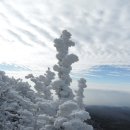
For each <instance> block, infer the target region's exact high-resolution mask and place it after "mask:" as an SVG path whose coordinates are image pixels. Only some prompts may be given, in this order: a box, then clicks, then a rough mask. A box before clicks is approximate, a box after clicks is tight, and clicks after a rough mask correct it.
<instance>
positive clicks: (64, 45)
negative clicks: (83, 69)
mask: <svg viewBox="0 0 130 130" xmlns="http://www.w3.org/2000/svg"><path fill="white" fill-rule="evenodd" d="M70 38H71V34H70V33H69V32H68V31H66V30H64V31H63V32H62V35H61V37H60V38H59V39H55V40H54V43H55V44H54V46H55V47H56V50H57V51H58V54H57V55H56V57H57V59H58V64H57V65H55V66H54V67H53V69H54V70H55V71H57V72H58V77H59V79H58V80H56V81H54V82H53V84H52V85H53V89H54V90H55V91H56V94H57V95H58V97H59V101H58V102H59V104H58V105H59V106H58V110H57V115H56V116H55V121H54V128H55V129H56V130H93V127H92V126H90V125H88V124H87V123H85V122H84V121H85V120H88V119H90V116H89V113H88V112H86V111H85V110H84V106H83V89H84V88H85V87H86V80H84V79H80V80H79V85H78V90H77V91H76V93H77V95H76V101H75V100H74V94H73V91H72V89H71V88H70V87H69V86H70V83H71V81H72V79H71V77H70V75H69V74H70V71H71V70H72V67H71V65H72V63H74V62H76V61H78V57H77V56H76V55H74V54H69V50H68V49H69V47H71V46H74V45H75V44H74V42H72V41H71V40H70ZM80 101H81V102H80Z"/></svg>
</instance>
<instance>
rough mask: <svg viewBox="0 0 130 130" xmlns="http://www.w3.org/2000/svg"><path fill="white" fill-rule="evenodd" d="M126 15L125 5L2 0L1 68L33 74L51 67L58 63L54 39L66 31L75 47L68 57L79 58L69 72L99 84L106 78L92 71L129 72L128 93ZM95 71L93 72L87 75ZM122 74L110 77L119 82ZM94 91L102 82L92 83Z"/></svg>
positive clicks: (122, 1)
mask: <svg viewBox="0 0 130 130" xmlns="http://www.w3.org/2000/svg"><path fill="white" fill-rule="evenodd" d="M129 12H130V1H129V0H55V1H54V0H36V1H33V0H13V1H11V0H10V1H7V0H0V67H1V66H2V67H4V69H5V70H6V68H7V70H8V69H9V68H10V71H15V70H18V68H19V69H20V70H23V71H25V70H28V71H33V72H41V70H45V69H47V67H48V66H50V67H52V66H53V65H54V64H55V63H56V62H57V61H56V58H55V54H56V50H55V48H54V47H53V39H54V38H56V37H59V36H60V33H61V31H62V30H63V29H67V30H68V31H70V32H71V34H72V39H73V40H74V41H75V42H76V47H75V48H72V49H71V52H73V53H76V54H77V55H78V56H79V59H80V61H79V62H78V63H76V64H75V65H74V69H73V71H72V75H75V77H74V78H79V76H86V78H87V79H88V81H91V78H90V77H96V78H95V79H98V77H100V76H101V75H102V74H104V73H100V74H99V73H98V72H99V69H100V67H99V69H95V68H98V66H106V68H108V66H109V65H111V66H114V67H117V68H123V69H124V71H123V72H127V73H126V74H127V76H126V78H125V80H124V81H126V83H127V84H126V85H125V87H126V90H127V88H129V87H130V82H128V81H129V79H130V15H129ZM11 67H12V70H11ZM106 68H105V69H106ZM95 70H96V73H90V72H95ZM110 70H112V69H110ZM101 72H102V71H101ZM107 72H108V71H107ZM87 74H88V75H89V77H87ZM122 74H123V73H119V71H114V72H113V70H112V71H111V72H110V71H109V73H108V76H109V77H110V75H111V77H112V76H114V77H118V76H119V77H120V79H121V78H122V77H123V76H122V77H121V75H122ZM76 76H77V77H76ZM109 77H108V78H109ZM89 78H90V80H89ZM120 79H119V80H120ZM126 79H127V80H126ZM106 83H107V82H106ZM90 84H91V83H90ZM110 85H111V83H109V84H107V85H106V84H105V83H104V86H109V87H110ZM121 85H122V84H120V85H119V86H121ZM92 86H94V84H93V85H92ZM97 86H100V83H97V84H96V83H95V87H97ZM112 86H114V85H111V88H112ZM98 88H99V87H98ZM106 88H107V87H106ZM119 88H121V87H119Z"/></svg>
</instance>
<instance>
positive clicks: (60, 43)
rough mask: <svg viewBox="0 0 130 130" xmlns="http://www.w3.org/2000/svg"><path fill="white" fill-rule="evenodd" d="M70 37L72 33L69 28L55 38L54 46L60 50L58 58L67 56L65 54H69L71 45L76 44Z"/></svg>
mask: <svg viewBox="0 0 130 130" xmlns="http://www.w3.org/2000/svg"><path fill="white" fill-rule="evenodd" d="M70 38H71V34H70V33H69V32H68V31H67V30H64V31H63V32H62V34H61V36H60V38H58V39H55V40H54V43H55V44H54V46H55V47H56V49H57V51H58V54H57V58H58V59H59V60H62V59H63V58H64V57H65V55H67V54H68V48H69V47H71V46H74V45H75V43H74V42H73V41H71V40H70Z"/></svg>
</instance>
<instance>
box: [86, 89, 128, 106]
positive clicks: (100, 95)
mask: <svg viewBox="0 0 130 130" xmlns="http://www.w3.org/2000/svg"><path fill="white" fill-rule="evenodd" d="M86 93H87V94H86V96H85V100H84V102H85V103H86V104H87V105H103V106H130V102H129V98H130V93H128V92H121V91H108V90H107V91H106V90H96V89H88V90H87V91H86ZM93 95H95V96H93Z"/></svg>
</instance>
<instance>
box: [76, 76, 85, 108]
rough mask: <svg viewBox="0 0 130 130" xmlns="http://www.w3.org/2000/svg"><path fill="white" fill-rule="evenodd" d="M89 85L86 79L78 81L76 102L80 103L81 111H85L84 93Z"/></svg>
mask: <svg viewBox="0 0 130 130" xmlns="http://www.w3.org/2000/svg"><path fill="white" fill-rule="evenodd" d="M86 87H87V85H86V80H85V79H84V78H81V79H80V80H79V81H78V90H76V91H75V92H76V97H75V98H76V101H77V103H78V105H79V106H80V108H81V109H84V104H83V98H84V95H83V92H84V88H86Z"/></svg>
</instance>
